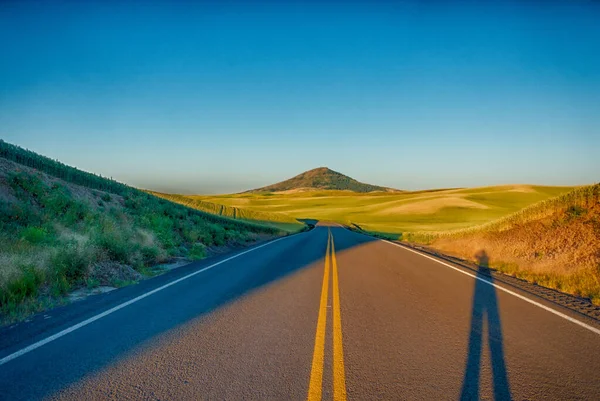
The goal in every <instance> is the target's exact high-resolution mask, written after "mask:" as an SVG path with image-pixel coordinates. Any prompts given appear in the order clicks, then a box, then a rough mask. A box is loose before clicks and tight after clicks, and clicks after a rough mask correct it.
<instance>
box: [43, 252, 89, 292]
mask: <svg viewBox="0 0 600 401" xmlns="http://www.w3.org/2000/svg"><path fill="white" fill-rule="evenodd" d="M92 261H93V252H90V250H89V249H84V248H82V247H79V246H77V245H75V244H68V245H67V246H65V247H63V248H61V249H60V250H59V251H58V252H57V253H56V254H55V255H54V256H53V257H52V258H51V260H50V264H51V266H52V270H53V272H54V274H55V277H64V278H65V279H66V281H67V283H68V284H73V283H76V282H79V281H81V280H82V279H83V278H84V277H85V276H86V275H87V273H88V269H89V266H90V264H91V263H92Z"/></svg>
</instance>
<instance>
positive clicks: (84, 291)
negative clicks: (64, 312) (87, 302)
mask: <svg viewBox="0 0 600 401" xmlns="http://www.w3.org/2000/svg"><path fill="white" fill-rule="evenodd" d="M116 289H117V287H110V286H100V287H96V288H79V289H77V290H75V291H73V292H72V293H70V294H69V302H76V301H81V300H82V299H85V298H87V297H89V296H90V295H97V294H104V293H106V292H111V291H113V290H116Z"/></svg>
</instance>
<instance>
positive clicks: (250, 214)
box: [148, 191, 305, 232]
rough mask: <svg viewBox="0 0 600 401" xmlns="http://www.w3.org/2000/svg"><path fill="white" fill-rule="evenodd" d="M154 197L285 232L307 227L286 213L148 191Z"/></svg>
mask: <svg viewBox="0 0 600 401" xmlns="http://www.w3.org/2000/svg"><path fill="white" fill-rule="evenodd" d="M148 192H149V193H151V194H152V195H154V196H157V197H159V198H163V199H167V200H169V201H171V202H175V203H179V204H181V205H185V206H187V207H191V208H192V209H196V210H201V211H203V212H207V213H211V214H216V215H219V216H225V217H228V218H230V219H236V220H243V221H250V222H257V223H260V224H263V225H266V226H273V227H276V228H280V229H282V230H284V231H289V232H297V231H300V230H302V229H304V227H305V225H304V224H303V223H301V222H299V221H298V220H297V219H295V218H293V217H291V216H288V215H287V214H285V213H269V212H261V211H256V210H251V209H242V208H239V207H235V206H228V205H222V204H217V203H212V202H207V201H204V200H202V199H195V198H192V197H189V196H185V195H176V194H164V193H161V192H154V191H148Z"/></svg>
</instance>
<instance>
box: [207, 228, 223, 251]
mask: <svg viewBox="0 0 600 401" xmlns="http://www.w3.org/2000/svg"><path fill="white" fill-rule="evenodd" d="M209 230H210V235H211V236H212V242H213V244H215V245H217V246H223V245H225V243H226V238H225V229H224V228H223V227H221V226H218V225H216V224H211V225H210V226H209Z"/></svg>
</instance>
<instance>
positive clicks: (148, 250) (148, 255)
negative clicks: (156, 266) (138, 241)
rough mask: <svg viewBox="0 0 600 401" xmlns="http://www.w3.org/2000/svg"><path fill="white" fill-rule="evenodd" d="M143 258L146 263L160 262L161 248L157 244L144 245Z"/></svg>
mask: <svg viewBox="0 0 600 401" xmlns="http://www.w3.org/2000/svg"><path fill="white" fill-rule="evenodd" d="M141 253H142V259H143V261H144V263H145V264H153V263H156V262H158V256H159V255H160V250H159V249H158V248H157V247H155V246H144V247H142V249H141Z"/></svg>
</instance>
